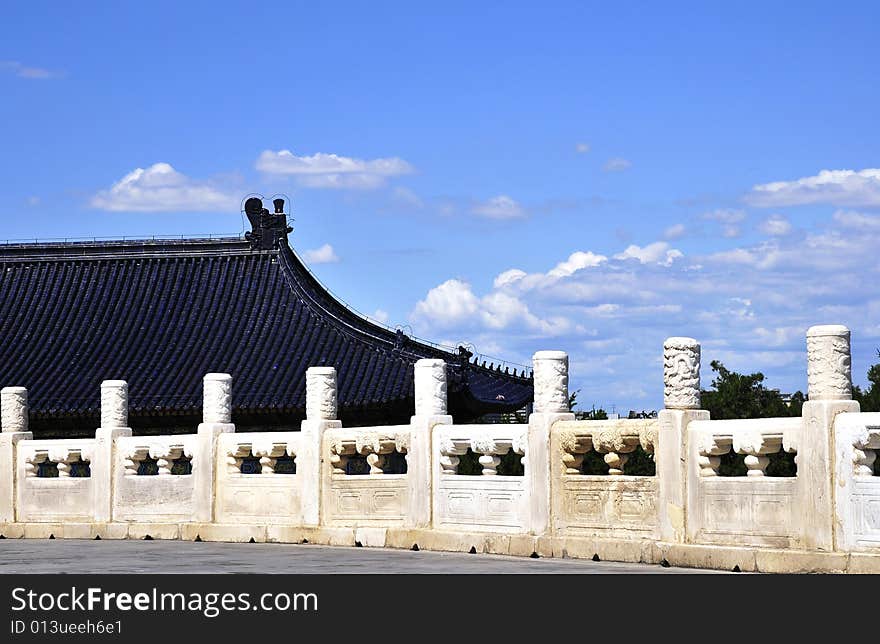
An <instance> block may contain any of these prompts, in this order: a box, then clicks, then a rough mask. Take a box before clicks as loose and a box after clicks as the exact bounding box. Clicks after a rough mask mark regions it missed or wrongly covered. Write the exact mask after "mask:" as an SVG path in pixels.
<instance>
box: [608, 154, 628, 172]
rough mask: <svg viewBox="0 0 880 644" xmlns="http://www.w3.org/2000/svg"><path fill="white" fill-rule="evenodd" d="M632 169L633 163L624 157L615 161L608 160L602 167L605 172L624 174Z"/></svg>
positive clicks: (616, 158) (615, 158) (614, 159)
mask: <svg viewBox="0 0 880 644" xmlns="http://www.w3.org/2000/svg"><path fill="white" fill-rule="evenodd" d="M631 167H632V162H631V161H629V160H627V159H624V158H622V157H614V158H613V159H608V160H607V161H606V162H605V165H603V166H602V169H603V170H604V171H605V172H623V171H624V170H629V169H630V168H631Z"/></svg>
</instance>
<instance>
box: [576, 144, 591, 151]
mask: <svg viewBox="0 0 880 644" xmlns="http://www.w3.org/2000/svg"><path fill="white" fill-rule="evenodd" d="M574 149H575V151H576V152H577V153H578V154H586V153H587V152H589V151H590V144H589V143H578V144H577V145H576V146H574Z"/></svg>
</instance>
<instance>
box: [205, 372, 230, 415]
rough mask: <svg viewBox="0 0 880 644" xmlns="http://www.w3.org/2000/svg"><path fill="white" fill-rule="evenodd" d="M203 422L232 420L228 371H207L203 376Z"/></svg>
mask: <svg viewBox="0 0 880 644" xmlns="http://www.w3.org/2000/svg"><path fill="white" fill-rule="evenodd" d="M204 388H205V393H204V407H203V413H202V416H203V422H205V423H231V422H232V376H230V375H229V374H228V373H209V374H206V375H205V378H204Z"/></svg>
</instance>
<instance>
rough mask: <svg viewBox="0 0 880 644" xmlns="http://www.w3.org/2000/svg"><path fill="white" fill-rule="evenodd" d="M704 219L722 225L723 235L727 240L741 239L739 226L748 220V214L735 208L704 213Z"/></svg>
mask: <svg viewBox="0 0 880 644" xmlns="http://www.w3.org/2000/svg"><path fill="white" fill-rule="evenodd" d="M702 218H703V219H706V220H709V221H716V222H718V223H719V224H720V225H721V234H722V235H723V236H724V237H726V238H727V239H732V238H734V237H739V235H740V232H741V231H740V227H739V225H738V224H740V223H741V222H742V221H743V220H744V219H745V218H746V213H745V211H744V210H738V209H734V208H718V209H716V210H712V211H710V212H706V213H703V215H702Z"/></svg>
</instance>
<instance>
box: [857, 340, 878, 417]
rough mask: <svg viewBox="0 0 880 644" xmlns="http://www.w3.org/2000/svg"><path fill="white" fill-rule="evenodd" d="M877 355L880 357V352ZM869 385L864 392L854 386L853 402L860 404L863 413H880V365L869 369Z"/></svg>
mask: <svg viewBox="0 0 880 644" xmlns="http://www.w3.org/2000/svg"><path fill="white" fill-rule="evenodd" d="M877 355H878V357H880V351H878V352H877ZM868 383H869V384H868V388H867V389H865V390H864V391H862V388H861V387H859V386H858V385H853V400H857V401H858V402H859V406H860V407H861V410H862V411H880V364H875V365H873V366H871V368H870V369H868Z"/></svg>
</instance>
